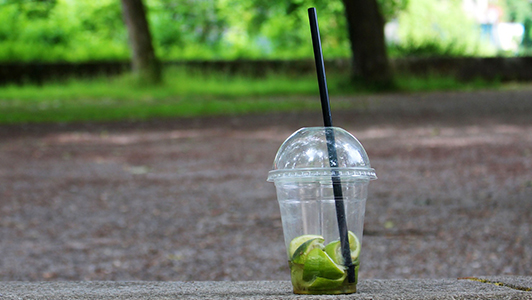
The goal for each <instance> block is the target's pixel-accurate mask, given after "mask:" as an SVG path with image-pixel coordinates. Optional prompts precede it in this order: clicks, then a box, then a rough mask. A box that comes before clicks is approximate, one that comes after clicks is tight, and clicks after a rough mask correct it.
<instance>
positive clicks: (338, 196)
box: [308, 7, 355, 283]
mask: <svg viewBox="0 0 532 300" xmlns="http://www.w3.org/2000/svg"><path fill="white" fill-rule="evenodd" d="M308 17H309V20H310V32H311V34H312V45H313V47H314V60H315V61H316V71H317V73H318V85H319V89H320V99H321V110H322V113H323V122H324V125H325V127H326V128H325V137H326V139H327V152H328V153H329V166H330V167H331V168H333V169H332V175H331V180H332V185H333V193H334V204H335V206H336V219H337V220H338V232H339V233H340V246H341V248H342V256H343V258H344V262H345V266H346V267H347V280H348V281H349V282H350V283H353V282H355V266H354V265H353V260H352V259H351V250H350V249H349V237H348V233H347V222H346V219H345V207H344V196H343V194H342V182H341V180H340V176H339V174H338V171H337V170H335V169H334V168H335V167H337V166H338V157H337V153H336V140H335V137H334V130H333V129H332V116H331V105H330V103H329V92H328V91H327V78H326V76H325V66H324V64H323V53H322V51H321V39H320V30H319V28H318V16H317V14H316V9H315V8H314V7H311V8H309V9H308Z"/></svg>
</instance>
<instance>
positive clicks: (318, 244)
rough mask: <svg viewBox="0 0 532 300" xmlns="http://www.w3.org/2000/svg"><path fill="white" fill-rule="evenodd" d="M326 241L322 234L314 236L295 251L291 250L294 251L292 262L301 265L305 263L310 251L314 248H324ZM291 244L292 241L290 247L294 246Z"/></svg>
mask: <svg viewBox="0 0 532 300" xmlns="http://www.w3.org/2000/svg"><path fill="white" fill-rule="evenodd" d="M296 239H297V238H296ZM324 241H325V240H324V239H323V238H322V237H321V236H318V237H314V238H311V239H309V240H307V241H305V242H304V243H302V244H301V245H299V247H297V249H296V250H295V251H293V252H292V251H291V250H289V251H290V252H291V253H292V255H291V257H292V262H293V263H296V264H301V265H302V264H304V263H305V261H306V259H307V255H308V254H309V252H310V251H312V250H313V249H323V242H324ZM292 242H293V241H292ZM295 244H296V243H294V245H295ZM291 246H292V243H290V248H292V247H291Z"/></svg>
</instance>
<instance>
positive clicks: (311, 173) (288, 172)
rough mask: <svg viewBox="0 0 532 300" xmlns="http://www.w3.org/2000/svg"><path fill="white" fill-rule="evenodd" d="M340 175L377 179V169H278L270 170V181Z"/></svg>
mask: <svg viewBox="0 0 532 300" xmlns="http://www.w3.org/2000/svg"><path fill="white" fill-rule="evenodd" d="M332 177H339V178H340V179H341V180H365V181H369V180H375V179H377V175H376V173H375V169H373V168H364V167H351V168H300V169H277V170H271V171H270V172H268V182H276V181H284V180H290V181H294V180H302V181H309V180H311V181H312V180H313V179H315V180H316V181H319V180H323V179H324V178H325V179H328V180H330V179H331V178H332Z"/></svg>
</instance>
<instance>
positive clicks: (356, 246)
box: [347, 231, 361, 261]
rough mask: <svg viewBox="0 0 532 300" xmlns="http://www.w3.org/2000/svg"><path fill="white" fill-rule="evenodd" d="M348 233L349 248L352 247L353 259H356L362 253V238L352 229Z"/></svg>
mask: <svg viewBox="0 0 532 300" xmlns="http://www.w3.org/2000/svg"><path fill="white" fill-rule="evenodd" d="M347 235H348V236H349V248H350V249H351V259H352V260H353V261H355V260H357V259H358V256H359V255H360V248H361V247H360V240H359V239H358V238H357V236H356V235H355V234H354V233H353V232H352V231H349V232H348V234H347Z"/></svg>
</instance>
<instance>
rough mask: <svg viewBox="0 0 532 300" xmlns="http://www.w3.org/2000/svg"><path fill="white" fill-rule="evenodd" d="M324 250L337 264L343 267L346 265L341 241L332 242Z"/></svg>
mask: <svg viewBox="0 0 532 300" xmlns="http://www.w3.org/2000/svg"><path fill="white" fill-rule="evenodd" d="M323 250H324V251H325V253H327V255H329V257H330V258H331V259H332V260H333V261H334V262H335V263H337V264H339V265H341V266H343V265H344V257H343V256H342V247H341V245H340V241H332V242H330V243H329V244H327V246H325V249H323Z"/></svg>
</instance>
